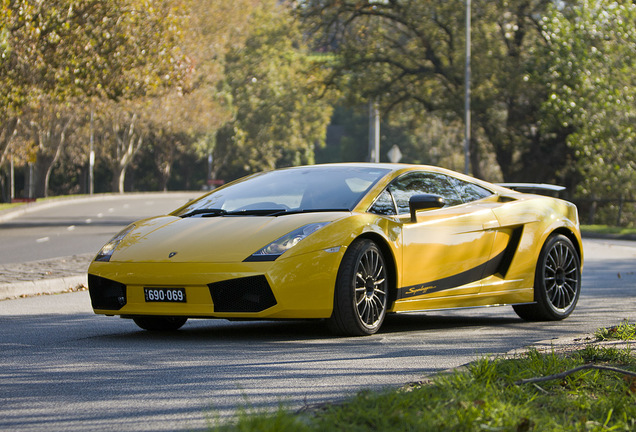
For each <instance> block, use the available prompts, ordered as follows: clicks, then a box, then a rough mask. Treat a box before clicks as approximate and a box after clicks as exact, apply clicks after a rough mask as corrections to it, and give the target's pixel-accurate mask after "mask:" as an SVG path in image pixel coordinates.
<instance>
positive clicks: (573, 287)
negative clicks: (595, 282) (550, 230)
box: [513, 234, 581, 321]
mask: <svg viewBox="0 0 636 432" xmlns="http://www.w3.org/2000/svg"><path fill="white" fill-rule="evenodd" d="M580 293H581V260H580V258H579V254H578V252H577V251H576V249H575V248H574V245H573V244H572V242H571V241H570V239H568V238H567V237H565V236H563V235H560V234H558V235H554V236H552V237H550V238H549V239H548V241H547V242H546V243H545V245H544V246H543V249H542V250H541V253H540V254H539V260H538V261H537V268H536V271H535V278H534V300H535V302H536V303H534V304H530V305H517V306H513V308H514V310H515V312H516V313H517V315H519V316H520V317H521V318H523V319H525V320H528V321H557V320H562V319H564V318H567V317H568V316H569V315H570V314H571V313H572V312H573V311H574V308H575V307H576V303H577V301H578V299H579V295H580Z"/></svg>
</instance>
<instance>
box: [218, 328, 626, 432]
mask: <svg viewBox="0 0 636 432" xmlns="http://www.w3.org/2000/svg"><path fill="white" fill-rule="evenodd" d="M629 326H630V328H631V329H632V330H633V327H634V326H633V325H629ZM632 330H621V331H620V332H619V333H620V334H621V335H623V336H624V337H627V335H628V334H631V335H632V336H631V337H633V331H632ZM590 363H591V364H594V365H597V366H611V367H615V368H620V369H621V370H625V371H632V372H634V371H636V356H635V355H634V353H633V352H632V351H631V350H630V349H629V348H621V349H617V348H606V347H599V346H595V345H593V344H591V345H588V346H586V347H585V348H584V349H581V350H579V351H575V352H570V353H564V354H559V353H557V352H554V351H553V352H549V353H540V352H538V351H536V350H531V351H529V352H528V353H527V354H524V355H522V356H518V357H515V358H494V359H488V358H484V359H481V360H478V361H476V362H474V363H471V364H470V365H468V366H467V367H466V368H463V369H460V370H458V371H455V372H452V373H448V374H441V375H437V376H435V377H434V378H433V379H432V380H431V381H430V382H428V383H426V384H421V385H410V386H405V387H403V388H401V389H399V390H397V391H386V392H380V393H376V392H371V391H364V392H361V393H359V394H358V395H357V396H356V397H354V398H353V399H351V400H349V401H347V402H345V403H342V404H334V405H327V406H324V407H322V408H321V409H317V410H313V411H308V412H297V413H293V412H288V411H286V410H285V409H283V408H280V409H279V410H278V411H276V412H275V413H270V414H264V413H260V414H259V413H250V412H249V410H248V411H243V412H242V413H240V414H239V415H238V416H237V419H236V420H235V421H234V422H231V423H228V424H217V425H215V426H214V427H213V428H212V429H211V430H213V431H219V432H221V431H245V432H247V431H279V430H284V431H298V432H309V431H325V430H329V431H343V432H344V431H346V432H358V431H360V432H362V431H365V432H366V431H386V432H391V431H446V430H449V431H451V430H452V431H566V430H567V431H570V430H576V431H609V430H611V431H629V430H636V378H634V377H631V376H627V375H626V374H624V373H620V372H614V371H607V370H590V369H587V370H582V371H579V372H575V373H573V374H571V375H568V376H566V377H563V378H559V379H551V380H549V381H546V382H541V383H526V384H520V383H518V381H520V380H522V379H527V378H533V377H544V376H548V375H553V374H557V373H561V372H564V371H569V370H571V369H574V368H576V367H579V366H582V365H586V364H590Z"/></svg>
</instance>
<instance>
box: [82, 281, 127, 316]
mask: <svg viewBox="0 0 636 432" xmlns="http://www.w3.org/2000/svg"><path fill="white" fill-rule="evenodd" d="M88 292H89V294H90V296H91V304H92V305H93V309H106V310H119V309H121V308H122V307H124V306H125V305H126V285H124V284H123V283H119V282H115V281H112V280H110V279H106V278H103V277H99V276H95V275H92V274H89V275H88Z"/></svg>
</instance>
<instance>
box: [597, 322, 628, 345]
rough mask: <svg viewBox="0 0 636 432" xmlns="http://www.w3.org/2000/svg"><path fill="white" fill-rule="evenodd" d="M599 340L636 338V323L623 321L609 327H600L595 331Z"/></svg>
mask: <svg viewBox="0 0 636 432" xmlns="http://www.w3.org/2000/svg"><path fill="white" fill-rule="evenodd" d="M594 336H596V339H597V340H611V339H616V340H624V341H627V340H634V339H636V324H630V323H629V321H623V322H622V323H620V324H619V325H616V326H614V327H608V328H600V329H598V330H597V331H596V332H595V333H594Z"/></svg>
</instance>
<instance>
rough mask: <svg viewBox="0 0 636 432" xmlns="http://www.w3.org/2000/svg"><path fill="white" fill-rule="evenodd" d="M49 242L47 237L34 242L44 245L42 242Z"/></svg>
mask: <svg viewBox="0 0 636 432" xmlns="http://www.w3.org/2000/svg"><path fill="white" fill-rule="evenodd" d="M49 240H51V239H50V238H49V237H42V238H39V239H37V240H36V241H35V242H36V243H44V242H47V241H49Z"/></svg>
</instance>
